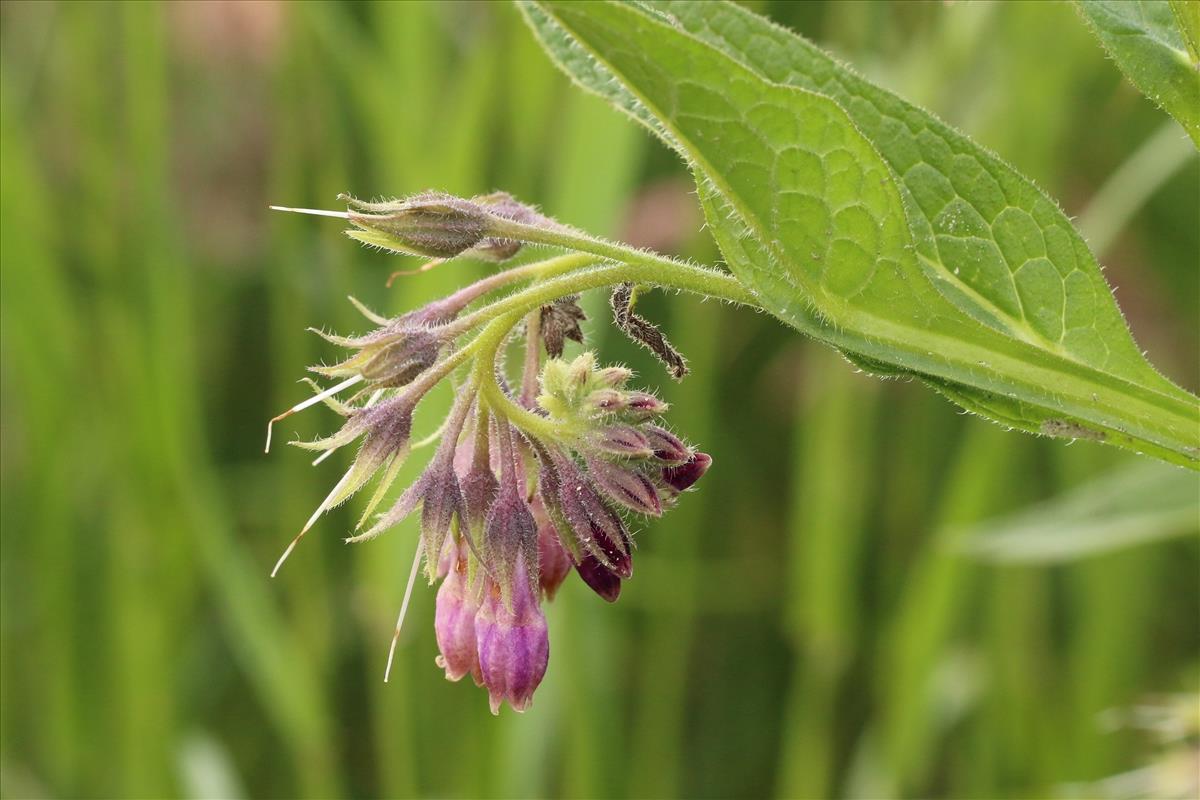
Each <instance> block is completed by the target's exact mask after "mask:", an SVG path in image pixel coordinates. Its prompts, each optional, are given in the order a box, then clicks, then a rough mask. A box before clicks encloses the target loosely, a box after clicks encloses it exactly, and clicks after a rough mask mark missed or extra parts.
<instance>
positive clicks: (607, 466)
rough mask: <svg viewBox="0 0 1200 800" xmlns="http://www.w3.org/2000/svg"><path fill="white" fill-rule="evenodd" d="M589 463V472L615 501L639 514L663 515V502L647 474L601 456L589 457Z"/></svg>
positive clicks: (601, 488)
mask: <svg viewBox="0 0 1200 800" xmlns="http://www.w3.org/2000/svg"><path fill="white" fill-rule="evenodd" d="M587 465H588V473H589V474H590V475H591V476H592V479H593V480H595V482H596V485H597V486H598V487H599V488H600V490H601V491H603V492H604V494H606V495H608V497H609V498H610V499H611V500H613V502H616V503H619V504H621V505H623V506H625V507H626V508H628V509H630V510H631V511H636V512H638V513H639V514H649V515H650V516H652V517H659V516H662V502H661V501H660V500H659V499H658V490H657V489H655V488H654V484H653V483H651V482H650V479H649V478H647V477H646V476H645V475H643V474H642V473H640V472H638V471H637V470H633V469H627V468H625V467H621V466H618V465H617V464H613V463H612V462H611V461H605V460H604V459H601V458H589V459H588V460H587Z"/></svg>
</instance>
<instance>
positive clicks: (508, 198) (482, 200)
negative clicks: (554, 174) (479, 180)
mask: <svg viewBox="0 0 1200 800" xmlns="http://www.w3.org/2000/svg"><path fill="white" fill-rule="evenodd" d="M473 200H474V201H475V202H477V203H479V204H481V205H482V206H483V207H484V208H486V209H487V211H489V212H490V213H492V214H495V215H496V216H498V217H503V218H505V219H511V220H512V221H514V222H521V223H524V224H526V225H546V224H551V225H553V224H554V223H553V222H551V221H550V220H548V219H547V218H546V217H543V216H542V215H541V214H539V213H538V212H537V211H536V210H535V209H534V208H533V207H532V206H527V205H525V204H524V203H522V202H520V201H519V200H517V199H516V198H515V197H513V196H512V195H511V194H509V193H508V192H494V193H492V194H489V195H483V196H481V197H475V198H473ZM520 249H521V243H520V242H518V241H516V240H514V239H501V238H497V237H494V236H489V237H487V238H485V239H484V240H483V241H482V242H480V243H479V244H478V245H476V246H475V249H474V252H475V253H476V254H477V255H481V256H483V257H485V258H488V259H490V260H492V261H505V260H507V259H509V258H512V257H513V256H515V255H516V254H517V253H518V252H519V251H520Z"/></svg>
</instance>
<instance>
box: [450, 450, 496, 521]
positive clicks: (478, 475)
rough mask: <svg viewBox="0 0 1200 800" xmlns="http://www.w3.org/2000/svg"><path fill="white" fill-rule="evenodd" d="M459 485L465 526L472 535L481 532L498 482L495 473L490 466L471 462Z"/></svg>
mask: <svg viewBox="0 0 1200 800" xmlns="http://www.w3.org/2000/svg"><path fill="white" fill-rule="evenodd" d="M459 486H460V488H461V490H462V495H463V508H464V511H465V512H466V518H467V527H468V529H469V530H470V532H471V535H472V536H478V535H480V534H482V532H483V527H484V523H485V521H486V519H487V515H488V510H489V509H490V508H491V507H492V504H493V502H494V501H495V499H496V495H497V493H498V492H499V491H500V483H499V481H497V480H496V473H494V472H492V470H491V468H490V467H486V466H482V465H479V464H472V465H471V467H470V468H469V469H468V470H467V474H466V475H464V476H463V477H462V480H461V481H460V482H459Z"/></svg>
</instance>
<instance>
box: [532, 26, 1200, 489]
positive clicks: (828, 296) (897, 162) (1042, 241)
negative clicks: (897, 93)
mask: <svg viewBox="0 0 1200 800" xmlns="http://www.w3.org/2000/svg"><path fill="white" fill-rule="evenodd" d="M522 5H523V8H524V10H525V12H526V15H527V17H528V18H529V20H530V22H531V24H532V26H533V28H534V30H535V32H536V33H537V34H538V36H539V37H540V38H541V40H542V42H543V44H544V46H545V47H546V48H547V50H548V51H549V52H550V53H551V54H552V55H553V57H554V58H555V59H556V60H557V61H558V62H559V64H560V65H561V66H562V67H563V69H564V70H565V71H566V72H567V73H568V74H570V75H571V76H572V77H573V78H575V79H576V80H577V81H578V82H580V83H581V84H582V85H584V86H585V87H586V88H589V89H591V90H593V91H596V92H598V93H600V94H602V95H604V96H605V97H607V98H608V99H609V100H610V101H612V102H613V103H614V104H615V105H616V106H617V107H618V108H621V109H622V110H624V111H626V112H627V113H630V114H631V115H632V116H634V118H635V119H638V120H639V121H641V122H642V123H643V124H645V125H647V126H648V127H649V128H650V129H651V130H652V131H654V132H655V133H657V134H658V135H659V136H661V137H662V138H663V139H664V140H665V141H666V142H667V143H668V144H670V145H671V146H672V147H674V148H675V149H676V150H678V151H679V152H680V153H681V155H683V157H684V158H685V159H686V160H687V161H688V163H689V165H690V166H691V167H692V169H693V171H694V173H695V176H696V179H697V184H698V186H699V188H700V195H701V200H702V203H703V205H704V207H705V212H706V215H707V217H708V222H709V226H710V228H711V229H712V231H713V233H714V236H715V237H716V239H717V241H718V244H719V245H720V246H721V249H722V252H723V254H724V255H725V258H726V260H727V263H728V264H729V266H730V268H731V269H732V270H733V272H734V273H735V274H736V275H737V276H738V277H739V278H740V279H741V280H742V281H743V283H745V284H746V285H747V286H749V287H750V288H751V289H752V290H754V291H755V293H756V294H757V295H758V296H759V298H760V299H761V300H762V303H763V305H764V306H765V307H766V308H767V309H769V310H771V311H772V312H773V313H775V314H776V315H777V316H779V317H780V318H781V319H783V320H785V321H787V322H789V323H791V324H792V325H793V326H795V327H796V328H798V329H800V330H802V331H804V332H806V333H809V334H811V335H813V336H814V337H817V338H819V339H822V340H824V341H826V342H828V343H830V344H832V345H834V346H836V347H838V348H839V349H840V350H842V351H843V352H844V353H846V354H847V356H848V357H850V358H851V359H852V360H853V361H855V362H856V363H858V364H860V365H863V366H864V367H866V368H868V369H871V370H872V371H876V372H885V373H906V374H912V375H917V376H919V377H921V378H923V379H924V380H926V381H927V382H929V383H930V384H931V385H932V386H934V387H935V388H936V389H938V390H939V391H942V392H943V393H945V394H946V395H947V396H949V397H950V398H951V399H953V400H955V401H956V402H959V403H960V404H962V405H964V406H965V407H966V408H968V409H969V410H972V411H975V412H977V413H981V414H984V415H986V416H988V417H991V418H993V419H997V420H999V421H1001V422H1004V423H1005V424H1009V425H1013V426H1016V427H1020V428H1022V429H1025V430H1032V431H1037V432H1041V433H1048V434H1053V435H1062V436H1071V437H1087V438H1094V439H1101V440H1106V441H1110V442H1112V443H1115V444H1119V445H1123V446H1126V447H1130V448H1133V449H1139V450H1146V451H1149V452H1154V453H1156V454H1158V455H1160V456H1163V457H1166V458H1170V459H1172V460H1175V461H1178V462H1181V463H1190V464H1192V465H1193V466H1194V465H1195V462H1196V456H1197V450H1196V444H1197V428H1198V425H1197V409H1196V404H1195V400H1194V398H1192V397H1191V396H1190V395H1188V394H1187V393H1186V392H1183V391H1182V390H1180V389H1178V388H1176V387H1175V386H1173V385H1172V384H1171V383H1170V382H1169V381H1167V380H1165V379H1164V378H1162V377H1161V376H1159V375H1158V374H1157V373H1156V372H1155V371H1154V370H1153V368H1151V367H1150V366H1149V365H1148V364H1147V363H1146V362H1145V360H1144V359H1143V358H1142V356H1141V354H1140V352H1139V351H1138V350H1137V348H1136V346H1135V345H1134V344H1133V341H1132V339H1131V338H1130V336H1129V334H1128V331H1127V329H1126V327H1125V325H1124V321H1123V320H1122V319H1121V316H1120V314H1119V312H1118V311H1117V310H1116V307H1115V304H1114V303H1113V301H1112V298H1111V295H1110V294H1109V292H1108V289H1107V286H1105V285H1104V282H1103V279H1102V278H1101V277H1100V275H1099V269H1098V268H1097V267H1096V264H1095V261H1094V260H1093V259H1092V258H1091V256H1090V254H1089V253H1088V251H1087V248H1086V247H1085V246H1084V245H1083V243H1082V241H1081V240H1080V239H1079V237H1078V235H1077V234H1076V233H1075V232H1074V230H1073V229H1072V228H1071V226H1070V224H1069V222H1067V220H1066V218H1065V217H1064V216H1063V215H1062V212H1061V211H1059V209H1058V208H1057V206H1055V205H1054V203H1052V202H1051V201H1049V200H1048V199H1047V198H1045V196H1044V195H1042V194H1041V193H1040V192H1038V191H1037V190H1036V188H1034V187H1033V186H1032V184H1030V183H1029V182H1028V181H1026V180H1024V179H1023V178H1021V177H1020V176H1019V175H1017V174H1016V173H1015V172H1014V171H1013V170H1012V169H1011V168H1008V167H1007V166H1006V165H1004V164H1003V162H1000V161H999V159H997V158H995V157H994V156H991V155H990V154H988V153H986V152H985V151H983V150H982V148H979V147H978V146H977V145H974V144H973V143H972V142H970V141H969V140H968V139H966V138H965V137H963V136H961V135H960V134H957V133H954V132H953V131H951V130H950V129H949V128H948V127H946V126H945V125H943V124H941V123H939V122H937V121H936V120H935V119H934V118H933V117H931V116H930V115H928V114H926V113H924V112H922V111H920V110H919V109H915V108H913V107H912V106H909V105H908V104H905V103H903V102H902V101H900V100H899V99H898V98H895V97H894V96H893V95H890V94H887V93H886V92H883V91H882V90H879V89H878V88H876V87H873V86H871V85H870V84H867V83H866V82H864V81H861V80H860V79H858V78H855V77H854V76H853V75H851V74H850V73H849V72H848V71H847V70H845V69H844V68H842V67H840V66H838V65H837V64H836V63H834V62H833V61H832V60H830V59H829V58H828V57H826V56H824V55H823V54H821V53H820V51H818V50H816V48H813V47H812V46H811V45H808V44H807V43H806V42H804V41H803V40H801V39H799V38H798V37H795V36H793V35H792V34H790V33H787V32H786V31H783V30H782V29H780V28H777V27H775V26H772V25H770V23H767V22H765V21H763V20H761V19H760V18H758V17H755V16H754V15H751V14H748V13H747V12H744V11H741V10H740V9H737V8H736V7H734V6H731V5H726V4H717V3H704V4H654V7H653V8H651V7H649V6H647V5H638V6H633V5H628V4H615V3H587V4H570V3H558V2H544V3H536V4H535V3H524V4H522Z"/></svg>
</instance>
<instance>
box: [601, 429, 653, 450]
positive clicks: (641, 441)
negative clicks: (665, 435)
mask: <svg viewBox="0 0 1200 800" xmlns="http://www.w3.org/2000/svg"><path fill="white" fill-rule="evenodd" d="M590 442H591V444H592V446H593V447H595V448H596V449H597V450H599V451H601V452H603V453H608V454H610V455H614V456H623V457H625V458H647V457H649V456H652V455H654V448H652V447H651V446H650V442H648V441H647V440H646V437H645V436H643V435H642V433H641V431H639V430H638V429H637V428H635V427H633V426H632V425H605V426H604V427H602V428H600V429H599V430H597V431H596V432H595V434H593V435H592V437H591V439H590Z"/></svg>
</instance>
